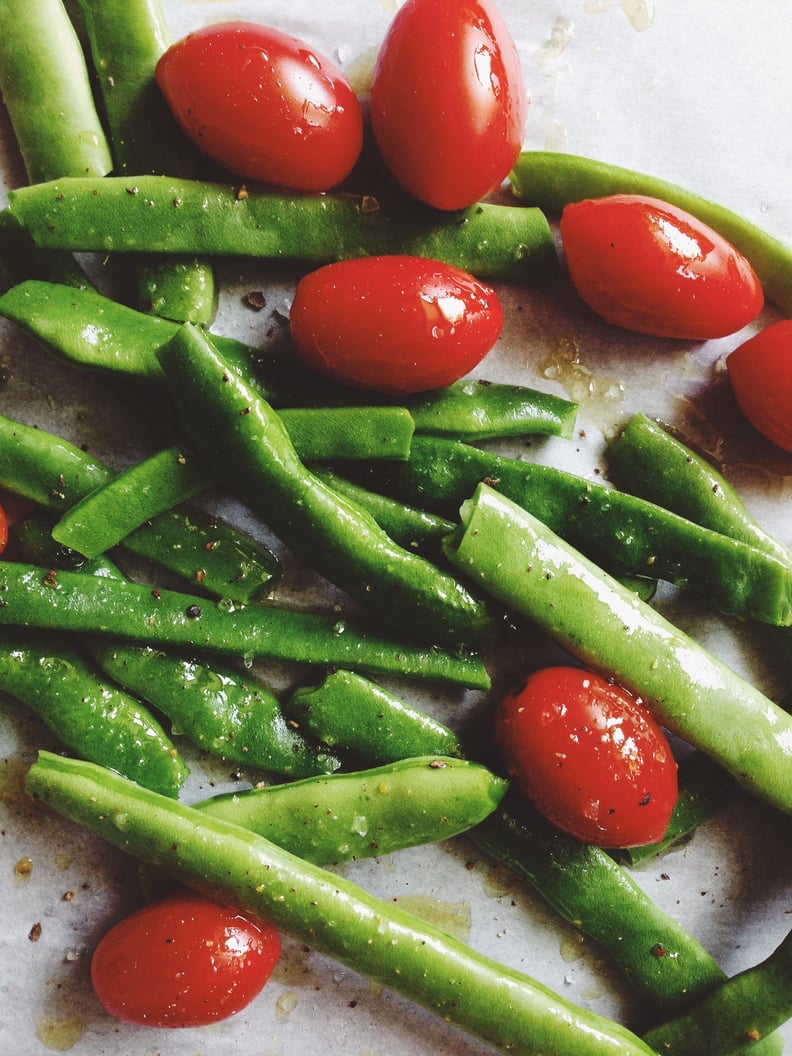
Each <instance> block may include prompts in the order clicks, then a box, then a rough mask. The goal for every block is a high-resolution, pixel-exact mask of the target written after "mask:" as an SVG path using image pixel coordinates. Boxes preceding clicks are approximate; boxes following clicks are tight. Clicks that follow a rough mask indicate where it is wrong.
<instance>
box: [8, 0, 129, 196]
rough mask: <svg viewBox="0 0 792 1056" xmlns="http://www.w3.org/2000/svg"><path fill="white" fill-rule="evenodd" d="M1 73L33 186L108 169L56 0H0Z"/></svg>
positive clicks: (81, 66)
mask: <svg viewBox="0 0 792 1056" xmlns="http://www.w3.org/2000/svg"><path fill="white" fill-rule="evenodd" d="M0 71H1V72H0V89H2V94H3V100H4V102H5V104H6V107H7V109H8V112H9V116H10V117H11V124H12V125H13V127H14V133H15V135H16V138H17V142H18V144H19V149H20V151H21V153H22V160H23V161H24V164H25V169H26V170H27V175H28V179H29V180H30V181H31V183H39V182H43V181H47V180H54V179H57V178H59V177H61V176H72V177H83V176H87V177H102V176H105V175H106V174H107V173H108V172H110V170H111V168H112V164H113V163H112V160H111V157H110V150H109V147H108V145H107V139H106V137H105V134H104V130H103V128H102V124H101V121H100V120H99V117H98V115H97V112H96V107H95V105H94V100H93V94H92V92H91V84H90V78H89V75H88V69H87V67H86V64H85V58H84V56H83V51H82V48H81V46H80V42H79V40H78V39H77V34H76V33H75V32H74V28H73V27H72V24H71V22H70V21H69V16H68V15H67V14H66V11H65V9H64V7H63V4H62V3H61V0H4V3H3V5H2V7H0Z"/></svg>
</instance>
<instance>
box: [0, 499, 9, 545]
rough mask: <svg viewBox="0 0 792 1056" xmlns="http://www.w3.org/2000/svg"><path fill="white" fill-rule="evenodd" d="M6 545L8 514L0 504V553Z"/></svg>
mask: <svg viewBox="0 0 792 1056" xmlns="http://www.w3.org/2000/svg"><path fill="white" fill-rule="evenodd" d="M7 546H8V516H7V515H6V512H5V508H4V507H3V506H0V554H2V552H3V551H4V550H5V548H6V547H7Z"/></svg>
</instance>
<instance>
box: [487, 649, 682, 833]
mask: <svg viewBox="0 0 792 1056" xmlns="http://www.w3.org/2000/svg"><path fill="white" fill-rule="evenodd" d="M495 735H496V742H497V745H498V748H499V750H500V752H501V755H502V757H503V759H504V760H505V763H506V767H507V769H508V773H509V775H510V776H511V778H512V780H513V782H514V784H515V786H516V787H517V788H519V789H520V790H521V791H522V792H523V793H524V794H525V795H526V796H527V797H528V798H529V799H531V800H532V801H533V803H534V805H535V806H536V808H537V809H538V810H539V811H540V812H541V813H542V814H544V815H545V816H546V817H547V818H549V820H550V821H552V822H553V823H554V824H555V825H557V826H558V827H559V828H561V829H564V830H565V831H566V832H570V833H572V835H574V836H577V837H578V839H580V840H583V841H585V842H586V843H592V844H596V845H598V846H601V847H629V846H636V845H639V844H645V843H656V842H658V841H659V840H661V839H662V838H663V836H664V835H665V832H666V830H667V828H668V822H669V820H670V817H671V811H672V810H673V808H674V804H675V803H676V799H677V766H676V762H675V760H674V757H673V755H672V754H671V749H670V747H669V745H668V742H667V740H666V737H665V734H664V733H663V731H662V730H661V729H660V727H659V726H658V725H657V723H656V722H655V721H654V719H653V718H652V716H651V715H650V714H649V712H648V711H647V710H646V709H645V708H644V706H643V704H642V703H641V701H640V700H638V699H637V698H636V697H633V696H632V695H631V694H630V693H628V692H627V691H626V690H624V689H622V688H621V687H620V686H617V685H615V684H613V683H612V682H609V681H607V680H606V679H604V678H602V677H601V676H599V675H596V674H594V673H592V672H590V671H585V670H582V669H580V668H576V667H548V668H544V669H542V670H540V671H537V672H536V673H535V674H533V675H531V676H530V677H529V678H527V679H526V680H525V682H523V683H522V684H521V685H520V686H518V687H517V688H515V689H514V690H512V692H511V693H509V694H508V695H507V696H506V697H505V698H504V699H503V701H502V702H501V704H500V705H499V707H498V710H497V713H496V717H495Z"/></svg>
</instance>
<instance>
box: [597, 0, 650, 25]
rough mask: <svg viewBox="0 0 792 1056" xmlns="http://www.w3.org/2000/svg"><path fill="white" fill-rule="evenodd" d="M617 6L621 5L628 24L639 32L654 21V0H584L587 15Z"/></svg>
mask: <svg viewBox="0 0 792 1056" xmlns="http://www.w3.org/2000/svg"><path fill="white" fill-rule="evenodd" d="M617 6H618V7H621V9H622V11H623V12H624V13H625V15H626V16H627V18H629V20H630V25H631V26H632V27H633V29H637V30H638V32H639V33H642V32H643V31H644V30H646V29H649V27H650V26H651V25H652V23H653V22H654V15H655V11H654V0H621V2H619V3H617V0H586V6H585V10H586V13H587V14H589V15H599V14H602V13H603V12H606V11H611V10H613V8H614V7H617Z"/></svg>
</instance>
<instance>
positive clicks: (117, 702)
mask: <svg viewBox="0 0 792 1056" xmlns="http://www.w3.org/2000/svg"><path fill="white" fill-rule="evenodd" d="M0 643H1V645H0V690H2V691H3V692H4V693H8V694H10V695H11V696H12V697H15V698H16V699H17V700H20V701H21V702H22V703H23V704H26V705H27V706H28V707H29V708H30V709H31V710H32V711H34V712H35V714H36V715H38V717H39V718H40V719H41V720H42V721H43V722H44V723H45V724H46V725H47V726H48V727H49V728H50V729H51V730H52V732H53V733H54V734H55V736H56V737H57V738H58V740H59V741H60V742H61V744H63V745H64V746H65V747H66V748H68V749H70V750H71V751H73V752H75V753H76V754H77V755H79V756H80V758H82V759H90V760H91V761H92V762H95V763H99V764H100V765H102V766H109V767H110V768H111V769H113V770H116V771H117V772H118V773H120V774H124V775H125V776H126V777H128V778H130V779H131V780H132V781H136V782H138V784H141V785H145V786H146V788H151V789H154V791H155V792H161V793H162V794H163V795H166V796H178V794H179V790H180V789H181V786H182V785H183V784H184V781H185V780H186V778H187V775H188V773H189V768H188V767H187V765H186V763H185V762H184V760H183V759H182V758H181V756H180V755H179V753H178V752H177V750H176V748H175V747H174V746H173V743H172V741H171V740H170V738H169V737H168V736H167V734H166V733H165V731H164V730H163V729H162V727H161V726H160V724H159V723H158V722H157V720H156V719H155V718H154V716H153V715H151V714H149V712H148V711H147V710H146V709H145V707H144V706H143V705H142V704H141V703H140V701H138V700H136V699H135V698H134V697H132V696H130V695H129V694H128V693H125V692H124V691H123V690H122V689H120V688H119V687H118V686H117V685H114V684H113V683H112V682H108V681H107V680H106V679H103V678H102V677H101V675H100V674H99V672H98V671H97V669H96V668H95V667H94V666H93V665H92V664H91V663H90V661H88V660H87V658H86V657H85V656H84V655H83V654H82V653H81V652H79V650H77V649H75V648H73V647H72V645H71V644H69V643H68V642H64V640H63V638H62V637H61V636H58V635H46V634H31V633H30V632H29V631H26V632H25V634H24V635H22V634H19V633H17V632H15V631H13V630H10V629H8V628H4V629H3V631H2V634H0Z"/></svg>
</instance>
